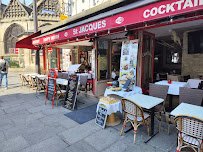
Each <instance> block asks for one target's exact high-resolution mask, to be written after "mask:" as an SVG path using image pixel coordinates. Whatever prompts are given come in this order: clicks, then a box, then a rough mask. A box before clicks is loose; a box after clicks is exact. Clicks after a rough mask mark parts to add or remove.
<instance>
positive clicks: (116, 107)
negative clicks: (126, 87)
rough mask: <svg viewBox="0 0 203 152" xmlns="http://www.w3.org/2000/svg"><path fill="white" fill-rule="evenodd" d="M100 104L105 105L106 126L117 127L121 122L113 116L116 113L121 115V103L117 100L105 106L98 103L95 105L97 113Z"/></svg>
mask: <svg viewBox="0 0 203 152" xmlns="http://www.w3.org/2000/svg"><path fill="white" fill-rule="evenodd" d="M101 104H103V105H105V106H106V108H107V115H108V119H107V123H106V125H107V126H116V125H118V124H119V123H120V122H121V120H120V119H118V118H116V116H115V114H116V112H118V111H119V112H121V113H122V104H121V101H120V100H119V101H118V102H116V103H113V104H107V103H105V102H102V101H100V102H99V103H98V104H97V111H98V110H99V105H101Z"/></svg>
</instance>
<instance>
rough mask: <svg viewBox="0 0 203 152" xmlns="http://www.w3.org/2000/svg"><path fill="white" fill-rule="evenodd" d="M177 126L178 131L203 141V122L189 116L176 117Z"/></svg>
mask: <svg viewBox="0 0 203 152" xmlns="http://www.w3.org/2000/svg"><path fill="white" fill-rule="evenodd" d="M175 125H176V128H177V130H178V131H180V132H182V133H185V134H187V135H190V136H193V137H196V138H199V139H201V140H202V139H203V120H202V119H199V118H194V117H191V116H187V115H178V116H176V117H175Z"/></svg>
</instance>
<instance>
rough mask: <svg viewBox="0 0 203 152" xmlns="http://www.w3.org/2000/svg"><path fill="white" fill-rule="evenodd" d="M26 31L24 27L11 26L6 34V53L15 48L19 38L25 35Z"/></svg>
mask: <svg viewBox="0 0 203 152" xmlns="http://www.w3.org/2000/svg"><path fill="white" fill-rule="evenodd" d="M24 31H25V30H24V29H23V28H22V26H20V25H18V24H16V23H14V24H12V25H10V26H9V27H8V28H7V30H6V32H5V34H4V51H5V53H9V49H10V48H15V45H16V42H17V41H18V38H17V36H18V35H19V34H20V33H23V32H24Z"/></svg>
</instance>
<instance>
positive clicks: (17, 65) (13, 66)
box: [10, 61, 20, 68]
mask: <svg viewBox="0 0 203 152" xmlns="http://www.w3.org/2000/svg"><path fill="white" fill-rule="evenodd" d="M10 68H20V65H19V63H18V61H10Z"/></svg>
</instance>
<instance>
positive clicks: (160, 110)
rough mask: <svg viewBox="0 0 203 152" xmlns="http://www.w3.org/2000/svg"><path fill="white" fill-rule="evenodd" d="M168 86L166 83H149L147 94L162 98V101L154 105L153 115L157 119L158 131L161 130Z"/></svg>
mask: <svg viewBox="0 0 203 152" xmlns="http://www.w3.org/2000/svg"><path fill="white" fill-rule="evenodd" d="M168 88H169V86H167V85H157V84H152V83H150V84H149V95H150V96H153V97H157V98H162V99H164V102H163V103H161V104H159V105H157V106H155V109H154V110H155V114H156V115H155V116H156V117H157V119H158V120H159V132H160V130H161V120H162V115H163V114H164V115H165V112H166V110H165V101H166V97H167V94H168Z"/></svg>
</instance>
